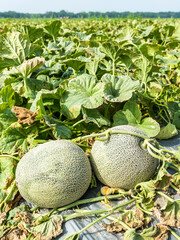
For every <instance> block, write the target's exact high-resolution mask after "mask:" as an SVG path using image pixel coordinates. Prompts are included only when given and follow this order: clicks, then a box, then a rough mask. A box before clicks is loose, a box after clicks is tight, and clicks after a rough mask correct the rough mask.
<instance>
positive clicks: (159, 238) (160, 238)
mask: <svg viewBox="0 0 180 240" xmlns="http://www.w3.org/2000/svg"><path fill="white" fill-rule="evenodd" d="M156 228H157V233H156V235H155V236H154V239H155V240H168V232H169V229H168V227H167V226H165V225H163V224H157V225H156Z"/></svg>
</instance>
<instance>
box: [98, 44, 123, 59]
mask: <svg viewBox="0 0 180 240" xmlns="http://www.w3.org/2000/svg"><path fill="white" fill-rule="evenodd" d="M100 51H101V52H103V53H105V54H106V56H107V57H109V58H110V59H111V60H113V61H116V60H117V59H118V58H119V56H120V51H121V49H120V47H119V46H117V45H115V43H113V44H112V43H104V44H103V45H102V47H101V49H100Z"/></svg>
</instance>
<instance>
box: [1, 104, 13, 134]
mask: <svg viewBox="0 0 180 240" xmlns="http://www.w3.org/2000/svg"><path fill="white" fill-rule="evenodd" d="M0 105H1V104H0ZM0 107H1V106H0ZM16 121H17V117H16V115H15V114H14V113H13V112H12V110H11V109H10V108H6V109H4V110H2V111H1V109H0V134H2V131H4V130H5V129H6V128H8V127H9V126H10V125H11V124H12V123H14V122H16Z"/></svg>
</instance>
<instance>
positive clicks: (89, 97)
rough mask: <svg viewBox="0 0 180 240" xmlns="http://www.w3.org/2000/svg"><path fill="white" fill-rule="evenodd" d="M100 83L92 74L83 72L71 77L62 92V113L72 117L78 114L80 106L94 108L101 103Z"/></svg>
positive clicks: (101, 90)
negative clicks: (66, 88) (65, 89)
mask: <svg viewBox="0 0 180 240" xmlns="http://www.w3.org/2000/svg"><path fill="white" fill-rule="evenodd" d="M102 96H103V88H102V83H97V82H96V79H95V77H94V76H91V75H88V74H84V75H81V76H79V77H77V78H74V79H72V80H71V81H70V82H69V84H68V91H67V92H66V93H65V94H64V96H63V98H62V101H61V106H62V112H63V114H64V115H65V116H66V117H68V118H70V119H74V118H76V117H77V116H78V115H79V114H80V110H81V107H82V106H83V107H85V108H88V109H94V108H97V107H99V106H101V105H102V104H103V97H102Z"/></svg>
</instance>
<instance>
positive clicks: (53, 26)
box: [44, 20, 62, 42]
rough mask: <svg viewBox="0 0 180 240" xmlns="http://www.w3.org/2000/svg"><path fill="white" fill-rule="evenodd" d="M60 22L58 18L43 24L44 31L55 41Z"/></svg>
mask: <svg viewBox="0 0 180 240" xmlns="http://www.w3.org/2000/svg"><path fill="white" fill-rule="evenodd" d="M61 25H62V23H61V21H60V20H55V21H52V22H51V23H50V24H48V25H46V26H44V32H45V33H47V34H48V35H50V36H51V37H52V38H53V40H54V41H55V42H56V38H57V37H58V36H59V31H60V27H61Z"/></svg>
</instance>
